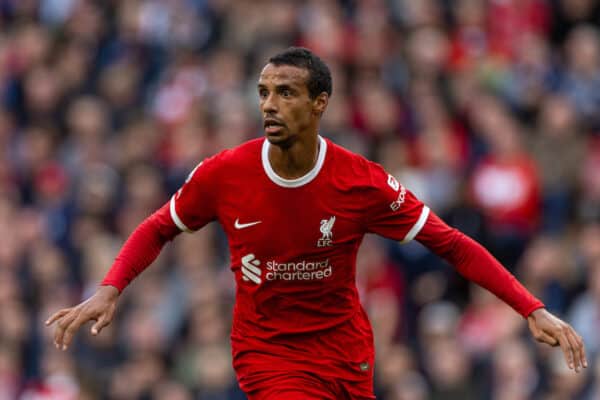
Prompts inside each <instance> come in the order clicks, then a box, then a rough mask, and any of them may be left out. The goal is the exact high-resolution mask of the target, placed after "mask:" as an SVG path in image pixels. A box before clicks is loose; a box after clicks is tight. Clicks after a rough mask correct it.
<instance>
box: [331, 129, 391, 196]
mask: <svg viewBox="0 0 600 400" xmlns="http://www.w3.org/2000/svg"><path fill="white" fill-rule="evenodd" d="M327 145H328V151H331V160H332V174H333V175H334V176H335V177H336V180H339V181H340V183H345V184H348V185H351V186H353V187H373V186H378V184H379V181H381V180H382V179H384V180H385V181H387V179H388V175H389V174H388V173H387V172H386V171H385V169H384V168H383V167H382V166H381V165H380V164H378V163H376V162H374V161H371V160H368V159H367V158H365V157H364V156H362V155H360V154H357V153H354V152H352V151H350V150H348V149H346V148H344V147H342V146H340V145H338V144H335V143H333V142H332V141H330V140H327ZM389 176H390V177H391V175H389ZM392 178H393V177H392ZM394 181H395V179H394Z"/></svg>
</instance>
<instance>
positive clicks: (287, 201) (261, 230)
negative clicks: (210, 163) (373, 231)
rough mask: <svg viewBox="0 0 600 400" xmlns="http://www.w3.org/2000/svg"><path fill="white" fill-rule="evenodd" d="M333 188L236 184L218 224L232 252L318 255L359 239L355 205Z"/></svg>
mask: <svg viewBox="0 0 600 400" xmlns="http://www.w3.org/2000/svg"><path fill="white" fill-rule="evenodd" d="M345 204H352V201H351V199H350V198H349V196H348V194H346V193H340V192H339V191H337V190H335V188H331V187H330V188H324V187H317V186H315V187H310V188H301V189H297V188H296V189H289V188H259V187H245V186H244V185H239V186H238V190H237V191H236V192H235V196H227V199H226V201H224V202H223V203H222V204H221V212H220V215H219V219H220V222H221V224H222V226H223V227H224V230H225V232H226V233H227V236H228V239H229V242H230V247H231V248H232V250H234V251H235V250H236V249H240V251H242V249H243V251H255V252H259V253H264V254H266V255H284V254H285V255H286V256H287V257H290V258H293V257H296V256H299V255H307V254H315V255H319V254H323V253H328V252H330V251H332V250H334V249H336V248H337V249H339V248H340V247H343V246H348V245H352V244H353V243H355V242H356V241H357V240H359V239H360V238H361V237H362V225H361V220H360V218H361V214H360V211H359V207H354V208H353V207H348V206H345Z"/></svg>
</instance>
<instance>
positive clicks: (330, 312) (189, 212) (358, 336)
mask: <svg viewBox="0 0 600 400" xmlns="http://www.w3.org/2000/svg"><path fill="white" fill-rule="evenodd" d="M269 146H270V144H269V142H268V141H267V140H264V139H257V140H254V141H250V142H248V143H246V144H244V145H242V146H240V147H237V148H235V149H233V150H228V151H224V152H222V153H220V154H218V155H216V156H214V157H212V158H209V159H207V160H205V161H204V162H203V163H202V164H201V165H199V166H198V167H197V168H196V169H195V170H194V171H193V172H192V174H191V175H190V177H189V178H188V182H187V183H186V184H185V185H183V187H182V188H181V190H180V191H179V192H177V193H176V194H175V195H174V196H173V198H172V200H171V203H170V211H171V216H172V218H173V220H174V221H175V223H176V224H177V226H178V227H179V228H180V229H182V230H185V231H194V230H197V229H199V228H201V227H202V226H204V225H205V224H206V223H208V222H210V221H213V220H218V221H219V222H220V223H221V225H222V226H223V228H224V230H225V232H226V234H227V237H228V239H229V247H230V254H231V269H232V271H233V273H234V274H235V279H236V283H237V290H236V302H235V308H234V315H233V328H232V335H231V340H232V348H233V363H234V368H235V369H236V371H237V373H238V377H239V379H240V384H241V386H242V389H245V388H244V385H245V383H246V380H245V377H246V376H249V375H252V374H256V373H259V372H263V371H268V370H281V369H288V370H309V371H313V372H317V373H318V374H319V375H320V376H329V377H337V378H341V379H345V380H357V381H360V380H365V379H370V377H371V375H372V365H373V358H374V350H373V337H372V332H371V328H370V325H369V322H368V319H367V316H366V314H365V312H364V310H363V309H362V307H361V305H360V301H359V297H358V291H357V289H356V285H355V275H356V268H355V261H356V254H357V251H358V247H359V245H360V243H361V240H362V238H363V236H364V234H365V233H367V232H373V233H377V234H380V235H382V236H385V237H389V238H392V239H396V240H402V241H408V240H410V239H412V238H414V236H416V234H417V233H418V232H419V230H420V228H421V227H422V226H423V224H424V222H425V219H426V217H427V214H428V212H429V210H428V208H427V207H426V206H424V205H423V204H422V203H421V202H420V201H418V200H417V199H416V198H415V197H414V196H413V195H412V194H411V193H410V192H408V191H406V190H405V189H404V188H403V187H401V186H400V184H399V183H398V182H397V181H396V180H395V179H394V178H393V177H391V176H390V175H388V174H387V173H386V172H385V171H384V170H383V168H382V167H381V166H379V165H378V164H375V163H373V162H370V161H367V160H366V159H364V158H363V157H361V156H358V155H356V154H353V153H351V152H349V151H347V150H345V149H343V148H342V147H339V146H337V145H335V144H334V143H332V142H330V141H328V140H325V139H323V138H319V151H318V156H317V162H316V164H315V167H314V168H313V169H312V170H311V171H310V172H308V173H307V174H306V175H305V176H303V177H301V178H299V179H293V180H288V179H282V178H281V177H279V176H278V175H276V174H275V172H274V171H273V170H272V168H271V166H270V163H269V161H268V151H269ZM396 205H397V206H396Z"/></svg>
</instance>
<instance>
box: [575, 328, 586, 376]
mask: <svg viewBox="0 0 600 400" xmlns="http://www.w3.org/2000/svg"><path fill="white" fill-rule="evenodd" d="M575 336H576V337H577V339H579V342H580V343H581V347H580V349H581V359H582V360H583V368H587V367H588V362H587V356H586V355H585V343H584V342H583V338H582V337H581V336H580V335H578V334H577V333H575Z"/></svg>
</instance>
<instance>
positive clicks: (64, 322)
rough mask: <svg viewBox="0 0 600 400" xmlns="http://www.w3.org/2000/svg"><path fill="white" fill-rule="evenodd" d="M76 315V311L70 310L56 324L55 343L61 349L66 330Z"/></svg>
mask: <svg viewBox="0 0 600 400" xmlns="http://www.w3.org/2000/svg"><path fill="white" fill-rule="evenodd" d="M75 317H76V313H75V312H70V313H68V314H67V315H65V316H64V317H63V318H62V319H61V320H60V321H59V323H58V324H57V325H56V330H55V331H54V345H55V346H56V348H57V349H60V348H61V347H62V345H63V336H64V334H65V330H66V329H67V328H68V327H69V325H71V322H73V320H74V319H75Z"/></svg>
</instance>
